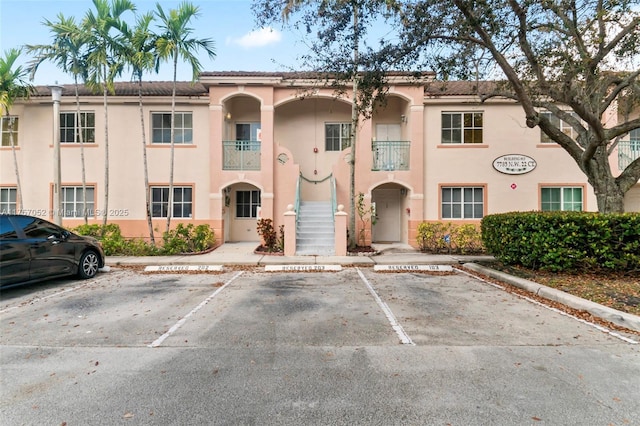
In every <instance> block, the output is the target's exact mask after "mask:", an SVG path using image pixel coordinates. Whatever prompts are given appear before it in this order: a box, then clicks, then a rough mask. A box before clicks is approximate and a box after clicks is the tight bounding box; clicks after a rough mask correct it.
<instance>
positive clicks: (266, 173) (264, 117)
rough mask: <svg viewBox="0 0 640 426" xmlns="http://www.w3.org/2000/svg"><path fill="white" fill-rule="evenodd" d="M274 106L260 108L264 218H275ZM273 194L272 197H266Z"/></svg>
mask: <svg viewBox="0 0 640 426" xmlns="http://www.w3.org/2000/svg"><path fill="white" fill-rule="evenodd" d="M273 115H274V109H273V105H262V107H261V108H260V133H261V136H260V138H261V139H260V177H261V180H262V184H263V185H264V186H263V197H262V217H268V218H273V217H274V209H273V193H274V173H273V167H274V163H275V160H274V147H273V145H274V141H273ZM267 194H272V195H271V197H268V196H265V195H267Z"/></svg>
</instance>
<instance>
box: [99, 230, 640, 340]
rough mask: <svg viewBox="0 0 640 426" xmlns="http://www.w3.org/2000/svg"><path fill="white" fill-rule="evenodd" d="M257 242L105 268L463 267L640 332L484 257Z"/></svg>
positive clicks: (618, 314)
mask: <svg viewBox="0 0 640 426" xmlns="http://www.w3.org/2000/svg"><path fill="white" fill-rule="evenodd" d="M256 248H257V243H255V242H239V243H225V244H223V245H222V246H220V247H218V248H216V249H215V250H213V251H211V252H208V253H204V254H194V255H176V256H109V257H107V265H108V266H118V265H139V266H157V265H199V266H200V265H202V266H204V265H221V266H223V267H224V266H255V267H264V266H267V265H340V266H345V267H346V266H362V267H366V266H375V265H452V266H455V265H458V266H460V265H464V266H465V267H466V268H468V269H471V270H472V271H474V272H477V273H480V274H483V275H485V276H488V277H491V278H494V279H497V280H499V281H502V282H505V283H508V284H511V285H514V286H516V287H518V288H521V289H524V290H527V291H529V292H531V293H532V294H536V295H538V296H541V297H543V298H546V299H549V300H553V301H555V302H558V303H561V304H563V305H566V306H569V307H570V308H573V309H577V310H581V311H586V312H589V313H590V314H592V315H594V316H596V317H598V318H602V319H604V320H606V321H609V322H611V323H613V324H616V325H619V326H621V327H625V328H628V329H631V330H635V331H640V316H637V315H633V314H629V313H626V312H622V311H619V310H616V309H612V308H609V307H607V306H603V305H600V304H597V303H594V302H592V301H589V300H585V299H582V298H579V297H576V296H573V295H571V294H568V293H565V292H563V291H561V290H557V289H554V288H550V287H546V286H543V285H541V284H538V283H536V282H534V281H530V280H526V279H523V278H519V277H514V276H512V275H509V274H506V273H504V272H500V271H495V270H492V269H490V268H486V267H484V266H481V265H479V264H478V263H476V262H480V261H487V260H492V259H493V257H492V256H486V255H457V254H426V253H421V252H419V251H417V250H415V249H414V248H412V247H411V246H409V245H407V244H395V243H394V244H374V245H373V248H374V249H375V252H373V253H367V254H362V253H360V254H359V255H349V256H282V255H277V254H274V255H271V254H262V253H256V252H255V249H256Z"/></svg>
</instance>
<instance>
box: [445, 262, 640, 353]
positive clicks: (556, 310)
mask: <svg viewBox="0 0 640 426" xmlns="http://www.w3.org/2000/svg"><path fill="white" fill-rule="evenodd" d="M456 271H457V272H461V273H463V274H466V275H469V276H470V277H473V278H475V279H477V280H478V281H482V282H483V283H485V284H489V285H490V286H492V287H495V288H498V289H500V290H504V288H503V287H502V286H499V285H498V284H494V283H492V282H491V281H487V280H485V279H482V278H480V277H478V276H476V275H474V274H471V273H469V272H467V271H464V270H462V269H458V268H456ZM512 294H514V295H516V296H518V297H519V298H521V299H524V300H526V301H527V302H531V303H533V304H534V305H538V306H541V307H543V308H545V309H548V310H550V311H553V312H556V313H558V314H560V315H563V316H565V317H568V318H571V319H574V320H576V321H578V322H581V323H583V324H586V325H588V326H590V327H593V328H595V329H596V330H599V331H601V332H603V333H606V334H608V335H610V336H613V337H615V338H617V339H620V340H622V341H624V342H627V343H631V344H632V345H637V344H639V343H640V342H637V341H635V340H633V339H630V338H628V337H626V336H623V335H621V334H618V333H616V332H615V331H611V330H609V329H608V328H606V327H603V326H601V325H599V324H595V323H592V322H589V321H587V320H584V319H582V318H578V317H576V316H573V315H571V314H568V313H566V312H564V311H561V310H560V309H557V308H554V307H552V306H547V305H545V304H544V303H540V302H538V301H537V300H535V299H532V298H530V297H527V296H523V295H521V294H518V293H512Z"/></svg>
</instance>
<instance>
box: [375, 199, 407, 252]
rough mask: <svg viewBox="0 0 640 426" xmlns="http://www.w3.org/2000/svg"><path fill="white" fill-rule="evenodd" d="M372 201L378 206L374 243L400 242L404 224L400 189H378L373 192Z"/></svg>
mask: <svg viewBox="0 0 640 426" xmlns="http://www.w3.org/2000/svg"><path fill="white" fill-rule="evenodd" d="M372 201H373V202H374V203H375V206H376V224H375V225H373V241H374V242H396V241H400V240H401V235H400V233H401V229H402V224H401V223H400V218H401V209H402V203H401V201H400V189H376V190H374V191H373V195H372Z"/></svg>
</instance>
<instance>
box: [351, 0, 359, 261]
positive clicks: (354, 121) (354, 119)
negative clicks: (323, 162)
mask: <svg viewBox="0 0 640 426" xmlns="http://www.w3.org/2000/svg"><path fill="white" fill-rule="evenodd" d="M357 27H358V9H357V6H356V5H354V6H353V35H354V44H353V98H352V104H351V135H350V136H351V161H349V175H350V176H349V177H350V182H349V247H350V248H354V247H355V246H356V241H357V236H356V202H355V200H356V139H357V137H358V106H357V101H358V54H359V52H358V28H357Z"/></svg>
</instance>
